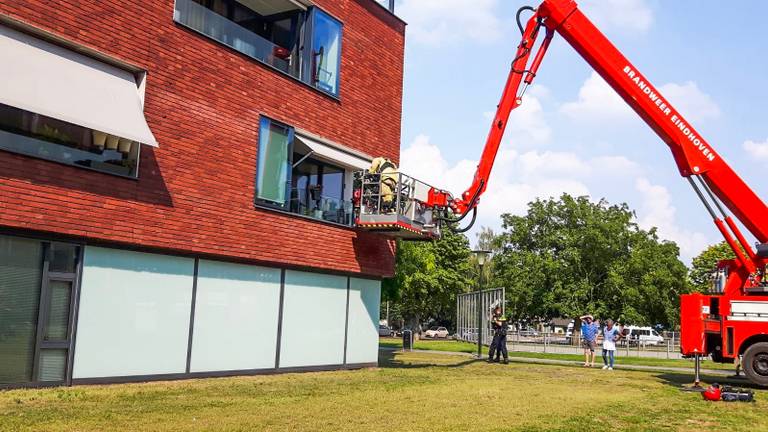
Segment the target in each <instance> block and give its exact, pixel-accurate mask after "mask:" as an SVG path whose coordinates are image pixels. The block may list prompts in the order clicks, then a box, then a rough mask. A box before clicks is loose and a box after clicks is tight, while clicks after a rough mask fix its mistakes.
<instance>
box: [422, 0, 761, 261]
mask: <svg viewBox="0 0 768 432" xmlns="http://www.w3.org/2000/svg"><path fill="white" fill-rule="evenodd" d="M529 10H531V11H533V12H534V14H533V16H532V17H531V18H530V19H529V20H528V22H527V25H526V27H525V28H524V32H523V40H522V42H521V44H520V46H519V47H518V49H517V55H516V56H515V60H514V61H513V63H512V70H511V72H510V74H509V79H508V80H507V84H506V86H505V88H504V93H503V95H502V98H501V102H500V103H499V106H498V110H497V112H496V117H495V118H494V120H493V125H492V126H491V131H490V133H489V135H488V139H487V141H486V144H485V149H484V150H483V154H482V157H481V159H480V163H479V165H478V167H477V172H476V173H475V177H474V181H473V183H472V186H471V187H470V188H469V189H467V191H466V192H464V193H463V194H462V196H461V197H460V198H456V199H453V198H452V197H451V196H450V195H448V194H447V193H445V192H442V191H434V192H433V196H432V201H433V203H435V204H438V205H440V204H439V203H441V202H442V203H447V204H448V205H449V206H450V207H451V209H452V210H453V212H454V213H455V214H458V215H465V214H466V213H467V212H469V211H470V210H474V208H475V207H476V206H477V204H478V201H479V198H480V195H482V193H483V192H484V191H485V189H486V187H487V185H488V180H489V178H490V175H491V170H492V168H493V163H494V160H495V159H496V154H497V152H498V150H499V145H500V144H501V139H502V137H503V134H504V130H505V128H506V126H507V122H508V120H509V116H510V114H511V112H512V110H514V109H515V108H517V107H518V106H520V104H521V103H522V95H523V93H524V92H525V88H526V87H527V86H528V85H529V84H531V82H532V81H533V79H534V78H535V76H536V72H537V69H538V67H539V65H540V64H541V61H542V59H543V57H544V55H545V53H546V51H547V48H548V47H549V44H550V41H551V39H552V36H553V35H554V33H555V32H557V33H559V34H560V35H561V36H562V37H563V38H564V39H565V40H566V41H567V42H568V43H569V44H570V45H571V46H572V47H573V48H574V49H575V50H576V51H577V52H578V53H579V54H580V55H581V56H582V57H583V58H584V59H585V60H586V61H587V63H589V64H590V66H592V68H593V69H594V70H595V71H597V73H599V74H600V75H601V76H602V77H603V79H605V81H606V82H607V83H608V84H609V85H610V86H611V87H612V88H613V89H614V90H615V91H616V92H617V93H618V94H619V95H620V96H621V97H622V99H624V101H625V102H626V103H627V104H628V105H629V106H630V107H631V108H632V109H633V110H634V111H635V112H636V113H637V114H638V115H639V116H640V117H641V118H642V119H643V120H644V121H645V122H646V123H647V124H648V125H649V126H650V127H651V129H653V130H654V131H655V132H656V134H658V135H659V137H661V139H662V140H663V141H664V142H665V143H667V145H668V146H669V148H670V149H671V150H672V156H673V157H674V159H675V162H676V163H677V166H678V170H679V171H680V174H681V175H682V176H683V177H687V178H688V179H689V181H690V182H691V185H692V186H693V187H694V189H695V190H696V192H697V194H698V195H699V197H700V198H701V199H702V201H703V202H704V204H705V205H706V206H707V209H708V210H709V211H710V214H711V215H712V217H713V219H714V220H715V223H716V225H717V227H718V229H719V230H720V232H721V233H722V234H723V236H724V237H725V239H726V241H727V242H728V243H729V244H730V245H731V247H732V248H733V249H734V251H735V252H736V254H737V258H738V261H739V263H740V264H741V268H742V269H743V270H744V271H745V272H746V273H747V274H753V273H754V272H755V270H756V267H758V266H760V265H761V264H763V265H764V262H763V261H762V260H761V258H759V257H756V256H755V254H754V252H753V250H752V248H751V246H750V245H749V244H748V242H747V240H746V239H745V237H744V236H743V235H742V233H741V232H740V231H739V229H738V227H737V225H736V224H735V223H734V221H733V220H732V219H731V218H730V216H728V215H727V214H726V213H725V209H724V208H723V207H722V206H721V205H720V202H722V203H723V204H725V207H727V208H728V209H729V210H730V211H731V212H733V214H734V215H735V216H736V218H738V220H739V221H741V222H742V223H743V224H744V226H746V227H747V229H748V230H749V231H750V232H751V233H752V234H753V235H754V236H755V237H756V238H757V239H758V240H759V241H760V242H761V243H768V207H766V205H765V203H764V202H763V201H762V200H761V199H760V198H759V197H758V196H757V195H756V194H755V193H754V192H753V191H752V190H751V189H750V188H749V186H747V184H746V183H744V181H743V180H742V179H741V178H740V177H739V176H738V175H737V174H736V173H735V172H734V171H733V169H731V167H730V166H728V164H727V163H726V162H725V160H723V158H721V157H720V155H718V154H717V152H716V151H715V150H714V149H713V148H712V146H710V144H709V143H708V142H707V141H706V140H705V139H704V138H702V137H701V135H700V134H699V133H698V132H697V131H696V129H695V128H694V127H693V126H691V124H690V123H689V122H688V121H687V120H685V118H684V117H683V116H682V115H681V114H680V113H679V112H678V111H677V110H676V109H675V108H674V107H673V106H672V105H671V104H670V102H669V101H668V100H667V99H666V98H665V97H664V96H663V95H661V93H660V92H659V91H658V90H657V89H656V88H655V87H654V86H653V85H652V84H651V83H650V82H649V81H648V79H646V78H645V76H644V75H643V74H641V73H640V72H639V71H638V70H637V68H636V67H635V66H633V65H632V63H630V62H629V60H627V59H626V58H625V57H624V56H623V55H622V54H621V52H619V50H618V49H616V47H615V46H614V45H613V44H612V43H611V42H610V41H609V40H608V39H607V38H606V37H605V36H604V35H603V34H602V33H601V32H600V30H598V29H597V27H595V25H594V24H592V22H590V21H589V19H587V17H586V16H585V15H584V14H583V13H582V12H581V11H580V10H579V9H578V7H577V5H576V2H575V1H573V0H544V2H543V3H542V4H541V5H540V6H539V8H538V9H536V10H534V9H532V8H529ZM542 29H545V30H546V36H545V38H544V40H543V42H542V44H541V47H540V49H539V51H538V52H537V53H536V55H535V57H534V59H533V61H532V62H531V65H530V68H528V69H526V67H528V64H529V60H530V58H531V52H532V48H533V45H534V43H535V41H536V39H537V37H538V36H539V34H540V30H542ZM694 179H697V180H698V184H697V182H696V181H695V180H694ZM702 190H703V191H704V192H702ZM707 196H708V197H709V199H710V200H711V201H713V202H714V204H715V207H716V208H717V209H718V210H719V211H720V213H721V214H722V218H721V215H720V214H717V213H716V212H715V210H714V208H713V207H712V206H710V205H709V203H708V201H707ZM729 230H730V232H729ZM731 232H732V233H733V235H731ZM734 236H735V239H734ZM737 241H738V243H737ZM739 244H740V245H741V246H742V247H744V249H745V250H746V251H747V255H746V256H745V255H744V254H743V253H742V252H741V249H740V248H739Z"/></svg>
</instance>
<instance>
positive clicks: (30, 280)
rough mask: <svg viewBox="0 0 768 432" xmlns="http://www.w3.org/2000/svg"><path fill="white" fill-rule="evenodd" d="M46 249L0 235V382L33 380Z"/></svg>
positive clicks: (25, 240)
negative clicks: (44, 250) (44, 251)
mask: <svg viewBox="0 0 768 432" xmlns="http://www.w3.org/2000/svg"><path fill="white" fill-rule="evenodd" d="M42 272H43V248H42V244H41V243H40V242H39V241H34V240H27V239H21V238H16V237H6V236H0V384H8V383H23V382H29V381H32V380H33V377H32V363H33V360H34V357H35V338H36V334H37V333H36V331H37V317H38V308H39V304H40V282H41V278H42Z"/></svg>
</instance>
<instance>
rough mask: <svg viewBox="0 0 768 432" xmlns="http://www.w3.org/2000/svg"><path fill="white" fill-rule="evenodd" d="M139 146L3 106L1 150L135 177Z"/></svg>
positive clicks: (1, 105)
mask: <svg viewBox="0 0 768 432" xmlns="http://www.w3.org/2000/svg"><path fill="white" fill-rule="evenodd" d="M140 146H141V145H140V144H139V143H137V142H134V141H130V140H127V139H123V138H119V137H116V136H113V135H107V134H105V133H102V132H99V131H95V130H91V129H88V128H85V127H82V126H77V125H74V124H72V123H67V122H64V121H61V120H57V119H54V118H51V117H46V116H44V115H40V114H35V113H33V112H29V111H24V110H21V109H19V108H14V107H12V106H9V105H3V104H0V149H3V150H8V151H12V152H15V153H21V154H25V155H28V156H35V157H39V158H43V159H48V160H52V161H56V162H61V163H65V164H69V165H76V166H82V167H88V168H91V169H94V170H98V171H103V172H107V173H111V174H118V175H123V176H130V177H135V176H136V173H137V168H138V159H139V147H140Z"/></svg>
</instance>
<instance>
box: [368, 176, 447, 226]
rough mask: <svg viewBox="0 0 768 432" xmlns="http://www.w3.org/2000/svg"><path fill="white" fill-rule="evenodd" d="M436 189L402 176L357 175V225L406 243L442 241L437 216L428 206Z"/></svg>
mask: <svg viewBox="0 0 768 432" xmlns="http://www.w3.org/2000/svg"><path fill="white" fill-rule="evenodd" d="M430 190H432V187H431V186H429V185H428V184H426V183H424V182H421V181H419V180H416V179H414V178H413V177H410V176H408V175H405V174H403V173H400V172H385V173H371V172H369V171H359V172H356V173H355V184H354V195H353V196H354V201H355V225H356V226H357V227H358V228H361V229H364V230H366V231H370V232H375V233H380V234H382V235H386V236H389V237H393V238H401V239H405V240H432V239H436V238H439V237H440V223H439V220H438V218H437V216H438V215H437V214H433V213H434V212H433V209H432V208H431V207H429V206H428V205H427V204H426V203H427V202H428V197H429V192H430Z"/></svg>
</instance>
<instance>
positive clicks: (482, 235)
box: [469, 227, 500, 288]
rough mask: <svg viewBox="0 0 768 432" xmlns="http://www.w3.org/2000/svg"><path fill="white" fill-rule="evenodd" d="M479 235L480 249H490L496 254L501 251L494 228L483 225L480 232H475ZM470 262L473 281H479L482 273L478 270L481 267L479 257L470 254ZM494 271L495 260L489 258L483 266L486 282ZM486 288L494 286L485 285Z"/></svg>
mask: <svg viewBox="0 0 768 432" xmlns="http://www.w3.org/2000/svg"><path fill="white" fill-rule="evenodd" d="M475 236H476V237H477V248H478V249H480V250H485V251H489V252H491V253H492V254H496V253H498V252H500V248H499V242H498V241H497V237H498V236H497V235H496V233H495V232H494V231H493V229H491V228H488V227H481V228H480V232H478V233H477V234H475ZM469 262H470V269H472V276H471V278H472V281H473V282H475V283H477V282H478V281H479V278H480V275H479V274H478V270H479V269H480V266H479V265H478V264H477V258H476V257H475V256H474V255H471V256H470V259H469ZM493 273H494V265H493V260H492V259H489V260H488V261H486V263H485V265H484V266H483V275H482V278H483V281H485V282H486V284H487V283H488V282H490V281H492V279H493ZM485 287H486V288H493V287H492V286H488V285H486V286H485Z"/></svg>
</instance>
